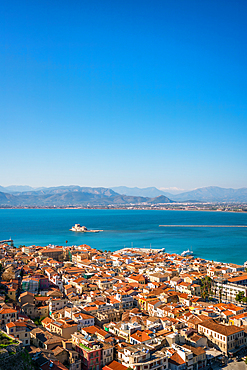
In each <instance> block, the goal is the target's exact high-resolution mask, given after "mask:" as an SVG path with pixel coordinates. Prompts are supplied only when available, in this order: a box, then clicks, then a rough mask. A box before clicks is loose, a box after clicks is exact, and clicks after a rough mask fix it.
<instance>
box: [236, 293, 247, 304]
mask: <svg viewBox="0 0 247 370" xmlns="http://www.w3.org/2000/svg"><path fill="white" fill-rule="evenodd" d="M244 298H245V297H244V292H238V293H237V294H236V297H235V300H236V301H237V302H242V301H243V299H244Z"/></svg>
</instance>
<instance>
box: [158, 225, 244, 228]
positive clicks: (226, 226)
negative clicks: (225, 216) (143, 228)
mask: <svg viewBox="0 0 247 370" xmlns="http://www.w3.org/2000/svg"><path fill="white" fill-rule="evenodd" d="M159 227H244V228H245V227H247V225H159Z"/></svg>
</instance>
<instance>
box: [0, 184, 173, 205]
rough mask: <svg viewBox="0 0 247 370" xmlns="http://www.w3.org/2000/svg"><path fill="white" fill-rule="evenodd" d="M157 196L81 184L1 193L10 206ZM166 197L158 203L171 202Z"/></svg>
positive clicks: (3, 202) (138, 200) (94, 202)
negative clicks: (124, 193) (123, 193)
mask: <svg viewBox="0 0 247 370" xmlns="http://www.w3.org/2000/svg"><path fill="white" fill-rule="evenodd" d="M152 202H154V204H155V203H157V202H156V198H152V199H151V198H148V197H140V196H128V195H122V194H118V193H116V192H114V191H113V190H112V189H108V188H89V187H80V186H59V187H54V188H44V189H42V190H35V191H27V192H20V193H14V194H8V193H3V192H1V193H0V205H3V206H4V205H5V206H6V205H8V206H16V207H18V206H20V207H22V206H34V207H44V206H48V207H51V206H87V205H89V206H94V205H102V206H103V205H105V206H107V205H111V204H112V205H113V204H114V205H125V204H139V203H145V204H151V203H152ZM171 202H172V201H171V200H170V199H168V198H166V197H161V198H159V202H158V203H171Z"/></svg>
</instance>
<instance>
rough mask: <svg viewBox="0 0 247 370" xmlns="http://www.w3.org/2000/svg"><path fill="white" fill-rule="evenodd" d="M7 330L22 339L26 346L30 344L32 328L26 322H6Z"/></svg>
mask: <svg viewBox="0 0 247 370" xmlns="http://www.w3.org/2000/svg"><path fill="white" fill-rule="evenodd" d="M6 332H7V333H8V334H9V335H12V336H14V337H15V338H17V339H18V340H20V341H21V342H22V343H23V345H24V346H29V345H30V330H29V329H28V327H27V324H26V323H25V322H23V321H15V322H9V323H8V324H6Z"/></svg>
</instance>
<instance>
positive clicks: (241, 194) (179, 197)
mask: <svg viewBox="0 0 247 370" xmlns="http://www.w3.org/2000/svg"><path fill="white" fill-rule="evenodd" d="M111 189H113V190H114V189H116V190H115V191H117V189H118V192H119V193H120V194H123V193H124V194H128V195H141V194H143V193H145V194H147V195H146V196H150V197H152V195H151V194H152V193H153V192H155V194H159V195H156V196H160V195H164V196H166V197H168V198H170V199H172V200H175V201H177V202H186V201H190V202H193V201H196V202H228V203H230V202H247V188H240V189H232V188H221V187H218V186H208V187H204V188H198V189H195V190H191V191H186V192H182V193H180V194H171V193H166V192H163V191H162V190H159V189H157V188H154V187H152V188H143V189H141V188H137V187H135V188H128V187H126V186H121V187H120V186H119V187H115V188H111ZM149 189H150V192H151V193H149ZM148 194H149V195H148Z"/></svg>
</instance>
